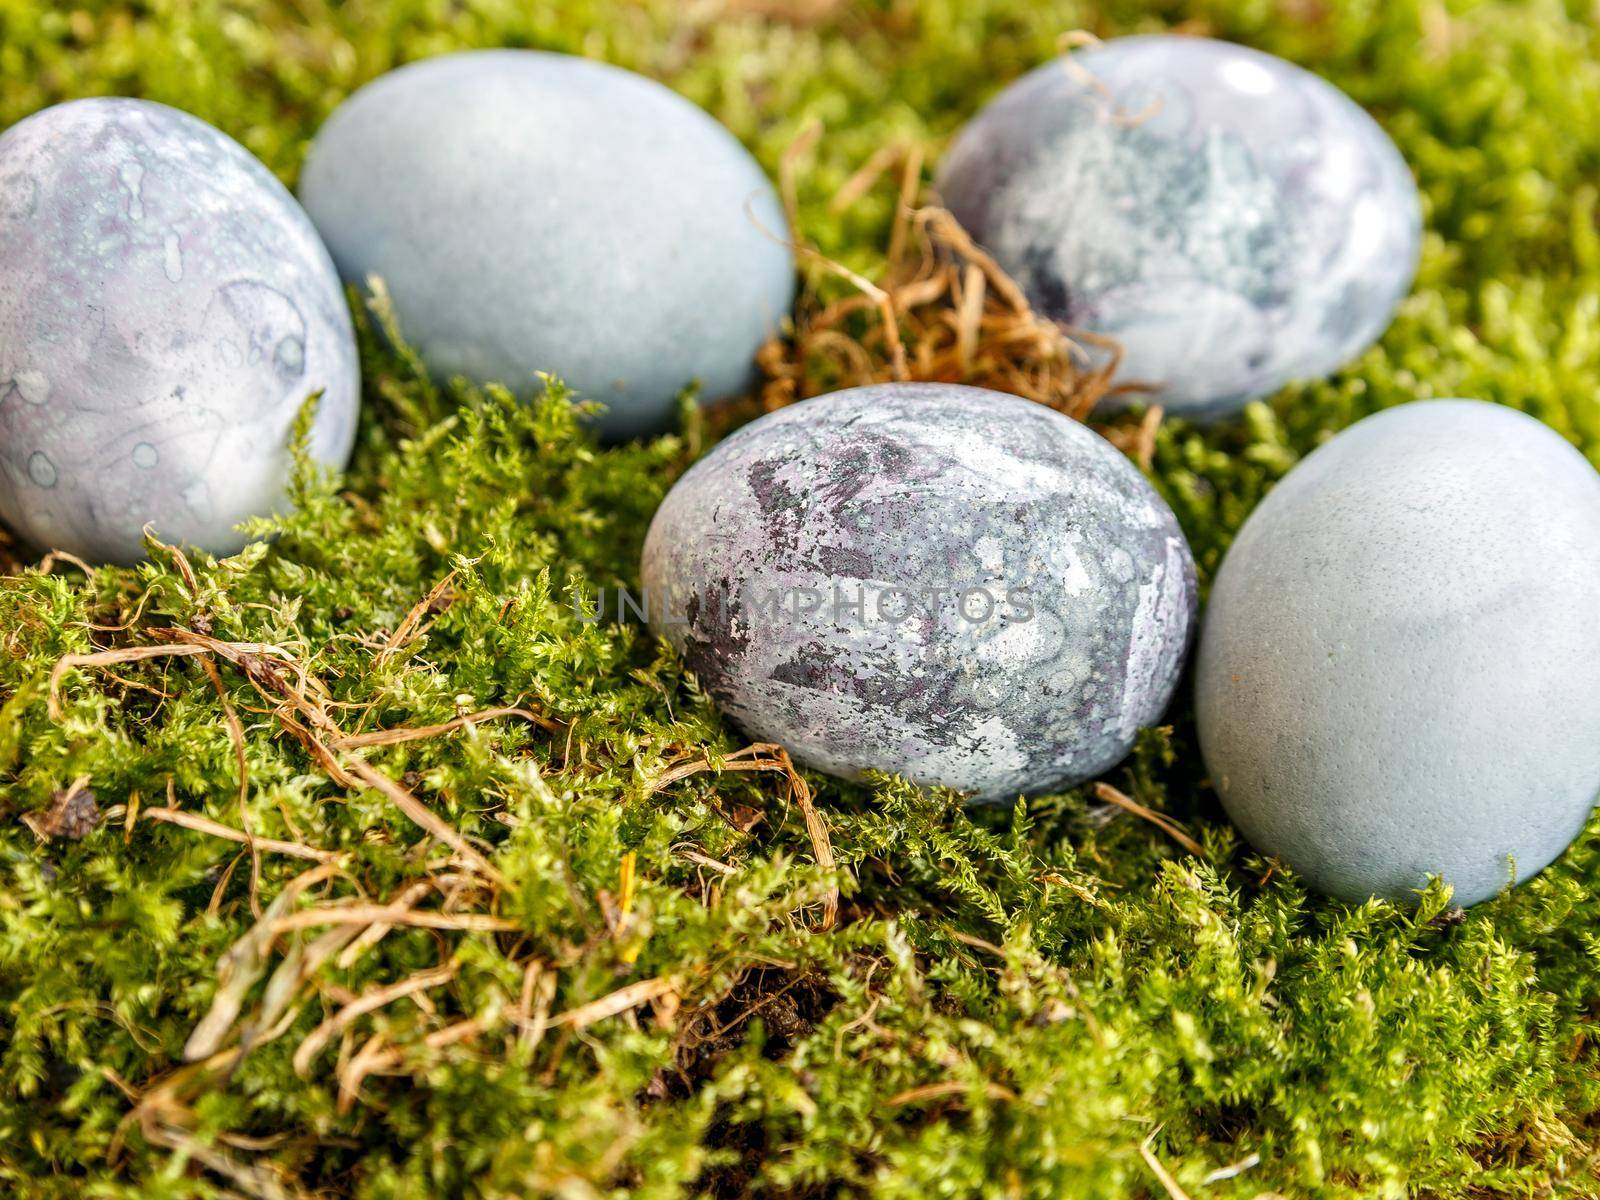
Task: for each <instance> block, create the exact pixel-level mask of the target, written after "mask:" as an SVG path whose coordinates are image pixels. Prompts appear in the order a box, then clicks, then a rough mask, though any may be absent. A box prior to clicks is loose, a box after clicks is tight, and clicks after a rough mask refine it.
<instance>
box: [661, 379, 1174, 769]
mask: <svg viewBox="0 0 1600 1200" xmlns="http://www.w3.org/2000/svg"><path fill="white" fill-rule="evenodd" d="M641 575H642V581H643V588H644V595H643V599H644V600H645V602H646V603H647V604H648V606H649V618H650V622H651V625H652V627H653V628H654V629H656V630H657V632H659V633H660V634H662V635H663V636H665V637H666V638H667V639H668V640H669V641H670V642H671V643H672V644H673V645H674V646H675V647H677V649H678V650H679V652H680V653H681V654H682V655H683V657H684V661H685V662H686V664H687V665H688V666H689V667H690V668H691V669H692V670H693V671H694V672H695V673H696V674H697V675H698V676H699V678H700V680H701V682H702V683H703V684H704V685H705V687H706V688H707V689H708V691H709V692H710V694H711V695H712V696H713V697H714V698H715V699H716V701H717V702H718V704H719V705H720V706H721V707H722V709H723V711H724V712H725V713H726V714H727V715H728V716H729V717H730V718H731V719H732V720H733V721H734V722H735V723H737V724H738V725H739V726H740V727H741V728H742V729H743V730H744V731H745V732H746V733H747V734H748V735H749V736H751V737H752V738H756V739H760V740H764V741H776V742H780V743H782V744H783V745H784V746H786V747H787V748H788V749H789V750H790V752H791V753H792V754H793V755H794V756H795V758H796V760H797V761H799V762H801V763H804V764H807V765H809V766H812V767H815V768H817V769H818V770H822V771H826V772H829V773H831V774H835V775H840V776H844V777H847V778H853V777H858V776H860V775H861V774H862V773H864V772H866V771H869V770H880V771H887V772H894V773H897V774H900V775H903V776H905V777H907V778H909V779H911V780H913V781H915V782H917V783H922V784H934V785H942V786H948V787H952V788H956V789H958V790H960V791H964V792H968V793H970V794H971V795H972V796H973V797H974V798H975V799H978V800H1008V799H1012V798H1014V797H1016V796H1017V795H1018V794H1022V793H1039V792H1047V791H1052V790H1056V789H1060V788H1064V787H1068V786H1071V785H1073V784H1076V783H1079V782H1081V781H1083V780H1085V779H1089V778H1092V777H1093V776H1095V775H1096V774H1098V773H1100V772H1102V771H1104V770H1106V769H1107V768H1108V767H1111V766H1112V765H1114V764H1115V763H1116V762H1117V761H1118V760H1120V759H1121V758H1122V757H1123V756H1124V755H1126V754H1127V752H1128V749H1129V747H1130V746H1131V745H1132V743H1133V739H1134V736H1135V734H1136V733H1137V732H1138V730H1139V729H1140V727H1142V726H1145V725H1149V724H1152V723H1153V722H1155V721H1157V720H1158V719H1159V718H1160V716H1161V714H1162V712H1163V711H1164V710H1165V709H1166V707H1167V703H1168V701H1169V700H1170V699H1171V697H1172V692H1173V688H1174V687H1175V686H1176V684H1177V680H1178V674H1179V671H1180V669H1181V667H1182V664H1183V657H1184V653H1185V649H1186V647H1187V645H1188V641H1189V634H1190V625H1191V622H1192V620H1193V615H1194V606H1195V579H1194V564H1193V561H1192V559H1191V558H1190V554H1189V547H1188V544H1187V543H1186V542H1185V541H1184V538H1183V534H1182V533H1181V532H1180V530H1179V529H1178V525H1177V522H1176V520H1175V519H1174V518H1173V515H1172V511H1171V510H1170V509H1169V508H1168V507H1167V505H1166V503H1165V502H1164V501H1163V500H1162V499H1161V497H1160V496H1159V495H1157V494H1156V492H1155V490H1154V489H1153V488H1151V486H1150V485H1149V483H1148V482H1146V480H1145V479H1144V477H1143V476H1141V475H1140V474H1139V472H1138V471H1137V470H1136V469H1135V468H1134V467H1133V465H1132V464H1131V463H1129V462H1128V460H1127V459H1126V458H1125V457H1123V456H1122V455H1121V454H1120V453H1118V452H1117V451H1116V450H1115V449H1114V448H1113V447H1112V446H1111V445H1110V443H1108V442H1106V441H1105V440H1104V439H1103V438H1101V437H1100V436H1099V435H1097V434H1095V433H1094V432H1092V431H1091V430H1089V429H1088V428H1087V427H1085V426H1083V425H1080V424H1078V423H1077V422H1075V421H1071V420H1069V419H1068V418H1066V417H1064V416H1062V415H1061V414H1059V413H1056V412H1053V411H1051V410H1049V409H1047V408H1044V407H1042V406H1040V405H1038V404H1034V403H1031V402H1029V401H1025V400H1020V399H1018V398H1016V397H1014V396H1007V395H1002V394H1000V393H998V392H990V391H986V390H983V389H981V388H970V387H958V386H954V385H947V384H882V385H878V386H873V387H864V388H853V389H851V390H849V391H843V392H836V393H834V394H832V395H829V396H823V397H820V398H818V399H815V400H807V401H805V402H803V403H801V404H796V405H794V406H792V407H790V408H786V409H783V410H781V411H779V412H776V413H773V414H771V415H769V416H766V417H763V418H761V419H760V420H758V421H755V422H754V423H752V424H751V425H749V426H747V427H745V428H744V429H742V430H740V431H739V432H737V433H735V434H734V435H733V436H731V437H730V438H728V439H727V440H726V441H724V442H723V443H722V444H720V445H719V446H717V447H716V448H715V449H714V450H712V451H711V453H710V454H708V455H707V456H706V457H705V458H704V459H703V460H701V461H700V462H699V463H698V464H696V465H695V466H694V468H693V469H691V470H690V471H689V472H688V473H687V474H686V475H685V476H684V477H683V479H682V480H680V481H679V483H678V484H677V486H676V487H674V488H673V489H672V491H671V493H669V494H668V496H667V498H666V500H665V501H664V502H663V504H662V506H661V508H660V511H659V512H658V513H657V514H656V518H655V521H654V522H653V523H652V525H651V527H650V532H649V535H648V537H647V539H646V542H645V549H644V562H643V567H642V571H641Z"/></svg>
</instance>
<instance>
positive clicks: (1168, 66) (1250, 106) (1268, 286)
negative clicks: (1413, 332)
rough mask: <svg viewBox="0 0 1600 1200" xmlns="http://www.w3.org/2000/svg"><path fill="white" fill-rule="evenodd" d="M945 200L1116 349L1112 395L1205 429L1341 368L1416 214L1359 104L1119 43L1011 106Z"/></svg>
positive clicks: (1166, 43)
mask: <svg viewBox="0 0 1600 1200" xmlns="http://www.w3.org/2000/svg"><path fill="white" fill-rule="evenodd" d="M938 187H939V189H940V192H941V194H942V196H943V198H944V201H945V203H946V204H947V205H948V206H949V208H950V209H951V211H952V212H953V213H954V214H955V216H956V218H957V219H958V220H959V221H961V223H962V224H963V225H965V226H966V227H967V229H968V230H969V231H971V233H972V234H973V235H974V236H975V237H976V239H977V240H978V241H979V242H980V243H981V244H982V245H984V246H985V247H986V248H987V249H988V250H989V251H990V252H991V253H993V254H994V256H995V257H996V258H997V259H998V260H999V262H1000V264H1001V265H1002V266H1003V267H1004V268H1005V269H1006V270H1007V271H1009V272H1010V273H1011V274H1012V275H1014V276H1015V277H1016V279H1017V281H1018V282H1019V283H1020V284H1021V285H1022V287H1023V289H1024V290H1025V291H1026V293H1027V295H1028V297H1029V298H1030V300H1031V301H1032V302H1033V304H1034V305H1035V306H1036V307H1037V308H1038V309H1039V310H1040V311H1042V312H1043V313H1045V314H1046V315H1048V316H1050V317H1052V318H1055V319H1057V320H1060V321H1063V322H1065V323H1067V324H1069V325H1072V326H1075V327H1079V328H1083V329H1087V330H1090V331H1093V332H1096V333H1099V334H1104V335H1108V336H1110V337H1112V338H1114V339H1116V341H1117V342H1118V343H1120V346H1121V350H1122V354H1123V357H1122V359H1121V364H1120V367H1119V369H1118V374H1117V379H1118V381H1119V382H1123V383H1130V384H1131V383H1139V384H1143V385H1146V386H1147V387H1148V388H1150V389H1152V390H1151V391H1150V392H1149V393H1148V394H1147V396H1146V397H1145V398H1146V399H1148V400H1150V401H1151V402H1153V403H1159V404H1162V405H1164V406H1165V407H1166V408H1167V410H1168V411H1169V412H1175V413H1179V414H1182V415H1184V416H1188V417H1192V418H1198V419H1206V418H1215V417H1220V416H1224V415H1226V414H1229V413H1232V412H1234V411H1236V410H1238V409H1240V408H1242V407H1243V406H1244V405H1245V403H1247V402H1248V401H1250V400H1251V399H1254V398H1257V397H1261V396H1265V395H1267V394H1268V393H1271V392H1273V391H1276V390H1277V389H1278V388H1279V387H1281V386H1282V385H1283V384H1284V383H1286V382H1288V381H1290V380H1292V379H1302V378H1315V377H1317V376H1321V375H1325V374H1327V373H1328V372H1330V371H1333V370H1335V369H1337V368H1338V367H1340V366H1342V365H1343V364H1345V363H1346V362H1348V361H1349V360H1350V359H1351V358H1353V357H1355V356H1356V355H1358V354H1359V353H1361V351H1362V350H1364V349H1365V348H1366V347H1367V346H1368V345H1369V344H1371V343H1372V342H1373V341H1374V340H1375V339H1376V338H1377V337H1378V336H1379V335H1380V334H1381V333H1382V332H1383V330H1384V329H1385V327H1387V325H1388V324H1389V321H1390V318H1391V315H1392V313H1393V311H1394V309H1395V306H1396V304H1397V302H1398V301H1399V300H1400V299H1401V298H1402V297H1404V296H1405V294H1406V293H1407V291H1408V290H1409V289H1410V286H1411V281H1412V278H1413V276H1414V275H1415V273H1416V267H1417V258H1418V252H1419V246H1420V237H1421V216H1420V202H1419V199H1418V195H1417V188H1416V185H1415V183H1414V182H1413V181H1412V178H1411V174H1410V172H1409V171H1408V169H1407V167H1406V164H1405V162H1404V161H1403V160H1402V159H1401V157H1400V154H1399V152H1398V151H1397V150H1396V149H1395V147H1394V145H1393V143H1392V142H1390V140H1389V138H1388V137H1387V136H1386V135H1385V134H1384V132H1383V130H1382V129H1380V128H1379V127H1378V125H1377V124H1376V123H1375V122H1374V121H1373V120H1372V119H1371V118H1370V117H1369V116H1368V115H1367V114H1366V113H1365V112H1364V111H1362V109H1361V108H1359V107H1358V106H1357V105H1356V104H1355V103H1354V102H1352V101H1351V100H1350V99H1349V98H1348V97H1346V96H1345V95H1344V94H1343V93H1342V92H1340V91H1338V90H1337V89H1336V88H1334V87H1333V86H1332V85H1331V84H1328V83H1326V82H1324V81H1323V80H1322V79H1320V78H1318V77H1317V76H1315V75H1313V74H1311V73H1310V72H1308V71H1305V70H1302V69H1301V68H1299V67H1297V66H1294V65H1293V64H1291V63H1288V62H1285V61H1283V60H1282V59H1278V58H1274V57H1272V56H1270V55H1267V54H1262V53H1260V52H1258V51H1255V50H1251V49H1248V48H1246V47H1243V46H1236V45H1231V44H1229V43H1226V42H1219V41H1211V40H1208V39H1205V38H1192V37H1178V36H1168V35H1154V36H1146V37H1130V38H1119V39H1117V40H1115V41H1110V42H1105V43H1101V44H1098V45H1096V46H1094V47H1092V48H1087V49H1082V50H1079V51H1077V52H1075V53H1073V54H1071V55H1069V56H1067V57H1065V58H1062V59H1058V60H1056V61H1054V62H1050V63H1047V64H1045V65H1044V66H1042V67H1040V68H1038V69H1037V70H1035V71H1033V72H1032V73H1031V74H1029V75H1027V76H1025V77H1023V78H1022V79H1021V80H1020V81H1018V82H1017V83H1015V84H1013V85H1012V86H1010V87H1009V88H1007V89H1005V90H1004V91H1003V92H1001V93H1000V95H999V96H998V97H997V98H996V99H995V100H994V101H993V103H991V104H990V105H989V106H988V107H987V108H985V109H984V110H983V111H982V112H981V113H980V114H979V115H978V116H977V117H976V118H975V119H974V120H973V121H972V122H971V123H970V124H968V125H967V126H966V128H965V129H963V130H962V131H961V133H960V134H959V136H958V137H957V138H956V140H955V142H954V144H953V145H952V147H951V149H950V151H949V154H948V155H947V157H946V158H945V160H944V162H943V164H942V165H941V168H940V171H939V175H938Z"/></svg>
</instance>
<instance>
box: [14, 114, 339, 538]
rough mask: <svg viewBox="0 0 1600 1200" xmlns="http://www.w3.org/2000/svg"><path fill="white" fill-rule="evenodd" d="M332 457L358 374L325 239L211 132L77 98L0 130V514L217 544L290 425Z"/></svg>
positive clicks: (283, 193)
mask: <svg viewBox="0 0 1600 1200" xmlns="http://www.w3.org/2000/svg"><path fill="white" fill-rule="evenodd" d="M319 391H320V392H322V393H323V395H322V399H321V401H320V404H319V406H318V408H317V414H316V420H315V423H314V426H313V428H312V431H311V439H310V449H311V453H312V454H313V456H314V457H315V458H317V459H318V460H319V461H320V462H322V463H325V464H328V465H330V466H342V465H343V463H344V461H345V459H346V458H347V457H348V455H349V452H350V448H351V445H352V443H353V440H354V437H355V425H356V416H357V408H358V404H359V399H360V397H359V378H358V368H357V361H356V351H355V343H354V337H353V334H352V330H351V324H350V313H349V310H348V307H347V305H346V303H345V298H344V295H343V292H342V291H341V288H340V285H339V280H338V276H337V274H336V272H335V271H334V268H333V264H332V262H331V261H330V259H329V257H328V254H327V251H326V250H325V249H324V248H323V246H322V243H321V242H320V241H319V240H318V238H317V234H316V231H315V230H314V229H313V228H312V226H311V223H310V221H309V220H308V219H307V217H306V215H305V214H304V213H303V212H302V211H301V210H300V207H299V205H297V204H296V203H295V201H294V198H293V197H292V196H291V195H289V193H288V191H287V190H286V189H285V188H284V187H283V185H282V184H281V183H279V182H278V180H277V179H276V178H274V177H273V175H272V174H271V173H270V172H269V171H268V170H267V169H266V168H265V167H264V166H262V165H261V163H259V162H258V161H257V160H256V159H255V158H254V157H252V156H251V155H250V154H249V153H248V152H247V151H246V150H245V149H244V148H243V147H241V146H239V145H238V144H237V143H236V142H234V141H233V140H232V139H230V138H229V137H227V136H226V135H225V134H223V133H221V132H219V131H218V130H216V129H213V128H212V127H211V126H209V125H207V124H205V123H204V122H203V121H200V120H197V119H196V118H194V117H191V116H189V115H188V114H186V113H182V112H179V111H177V110H176V109H171V108H167V107H165V106H163V105H159V104H152V103H149V102H146V101H141V100H125V99H97V100H79V101H75V102H73V103H70V104H63V105H60V106H58V107H56V108H51V109H47V110H45V111H44V112H41V113H38V114H36V115H35V116H33V117H30V118H28V119H27V120H25V121H23V122H21V123H20V124H18V125H15V126H13V127H12V128H10V129H9V130H7V131H6V132H5V134H4V135H3V136H0V516H3V517H4V518H5V520H6V521H7V522H9V523H10V524H11V525H12V526H13V527H14V528H15V529H16V530H17V531H18V532H19V533H21V534H22V535H23V536H24V537H25V538H27V540H29V541H30V542H32V543H34V544H35V545H37V546H39V547H41V548H50V547H56V548H61V549H65V550H70V551H72V552H74V553H76V554H79V555H81V556H83V557H84V558H87V559H89V560H91V561H96V562H115V563H127V562H134V561H137V560H139V559H141V558H143V557H144V546H143V538H142V530H143V527H144V526H145V525H146V524H147V523H148V524H149V525H151V526H153V528H154V532H155V534H156V535H157V536H158V537H160V538H161V539H163V540H165V541H169V542H179V543H186V544H191V545H195V546H199V547H201V548H203V549H206V550H209V551H212V552H214V553H228V552H232V551H234V550H237V549H238V548H239V547H240V546H242V545H243V541H244V539H243V537H242V536H241V535H240V534H239V533H238V532H237V531H236V529H235V526H237V525H238V524H239V523H240V522H241V521H244V520H245V519H247V518H249V517H253V516H258V515H267V514H270V513H271V512H273V511H275V510H277V509H280V508H281V507H282V506H283V505H284V503H285V501H284V487H285V484H286V482H287V479H288V475H289V471H290V465H291V463H290V456H289V441H290V435H291V430H292V426H293V424H294V421H295V418H296V415H297V414H298V412H299V411H300V408H301V406H302V404H303V403H304V402H305V400H306V398H307V397H308V396H309V395H311V394H312V393H314V392H319Z"/></svg>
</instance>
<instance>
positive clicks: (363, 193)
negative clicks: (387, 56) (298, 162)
mask: <svg viewBox="0 0 1600 1200" xmlns="http://www.w3.org/2000/svg"><path fill="white" fill-rule="evenodd" d="M300 195H301V198H302V199H303V200H304V202H305V205H306V209H307V211H309V212H310V214H311V217H312V220H314V221H315V222H316V224H317V227H318V228H319V229H320V230H321V231H322V234H323V236H324V237H325V238H326V239H327V242H328V246H329V248H330V249H331V250H332V251H333V257H334V259H335V261H336V262H337V263H338V264H339V269H340V270H341V271H342V272H343V274H344V276H345V278H346V279H348V280H351V281H353V282H355V283H357V284H361V285H365V284H366V283H367V280H368V277H369V276H372V275H378V276H381V277H382V278H383V280H384V281H385V282H386V283H387V285H388V288H389V292H390V294H391V296H392V297H393V299H394V305H395V309H396V312H397V315H398V316H399V319H400V325H401V329H402V332H403V334H404V336H405V337H406V339H407V340H408V341H409V342H411V343H412V344H413V345H415V346H416V347H417V349H418V351H419V352H420V353H421V355H422V357H423V359H424V361H425V362H426V363H427V364H428V367H429V369H430V370H431V371H433V372H434V373H435V374H437V375H438V376H440V377H441V378H443V377H449V376H452V375H457V374H459V375H464V376H467V377H468V378H471V379H475V380H479V381H488V382H496V383H504V384H506V385H508V386H510V387H511V388H513V389H514V390H516V391H519V392H527V391H529V390H531V389H533V388H535V387H537V386H538V379H537V375H538V373H539V372H550V373H552V374H554V375H556V376H558V377H560V378H561V379H563V380H564V381H565V382H566V383H568V384H569V385H571V386H572V387H573V388H574V389H576V390H577V392H578V393H579V394H580V395H581V396H582V397H584V398H587V399H594V400H600V401H602V402H604V403H605V404H606V405H607V408H608V412H607V414H606V415H605V416H604V417H602V418H601V419H600V422H599V424H600V428H601V429H602V431H603V432H604V433H606V434H607V435H609V436H612V437H617V438H624V437H631V436H634V435H636V434H641V433H649V432H654V431H658V430H661V429H664V428H666V427H667V426H668V425H669V424H670V423H671V420H672V417H673V415H674V413H675V411H676V398H677V396H678V394H679V393H680V392H681V391H682V389H683V388H684V387H686V386H687V385H688V384H689V383H691V382H692V381H695V380H698V381H699V382H700V384H701V396H702V398H703V399H705V400H708V401H709V400H717V399H722V398H725V397H727V396H729V395H732V394H735V393H738V392H739V391H741V390H742V389H744V388H745V387H746V386H747V385H748V384H749V383H750V382H751V380H752V378H753V374H754V359H755V354H756V351H757V350H758V349H760V347H761V345H762V343H763V342H765V341H766V340H767V338H769V337H770V336H771V335H772V334H773V333H775V332H776V331H777V329H778V327H779V322H780V321H781V320H782V319H783V317H784V316H785V314H787V312H788V311H789V307H790V304H791V302H792V299H793V294H794V257H793V254H792V253H791V252H790V250H789V248H788V246H787V245H786V242H787V239H788V237H789V234H788V226H787V224H786V222H785V220H784V216H783V209H782V206H781V205H780V203H779V202H778V198H777V194H776V192H775V191H774V190H773V187H772V185H771V183H770V182H769V181H768V180H767V178H766V177H765V176H764V175H763V174H762V172H761V168H760V167H759V166H758V165H757V164H756V162H755V160H754V159H752V158H751V157H750V155H749V153H748V152H746V150H745V149H744V147H743V146H741V145H740V144H739V142H738V141H737V140H736V139H735V138H734V137H733V136H732V135H731V134H730V133H729V132H728V131H727V130H726V129H724V128H723V127H722V126H721V125H719V124H717V122H716V121H715V120H713V119H712V118H711V117H710V116H709V115H707V114H706V113H705V112H703V111H702V110H701V109H699V108H697V107H696V106H695V105H693V104H691V103H690V102H689V101H687V100H685V99H684V98H683V97H681V96H679V95H677V94H676V93H674V92H672V91H671V90H669V89H668V88H665V87H663V86H662V85H660V84H658V83H656V82H654V81H653V80H650V79H646V78H644V77H643V76H640V75H635V74H633V73H631V72H629V71H624V70H621V69H619V68H617V67H612V66H607V65H606V64H604V63H598V62H591V61H588V60H586V59H582V58H573V57H569V56H567V55H561V54H547V53H542V52H538V51H530V50H504V51H474V52H469V53H464V54H452V55H448V56H445V57H442V58H434V59H429V60H426V61H424V62H420V63H416V64H413V65H411V66H408V67H405V68H402V69H401V70H398V71H395V72H392V73H391V74H388V75H385V76H383V77H382V78H381V79H378V80H377V81H376V82H374V83H372V84H369V85H368V86H367V87H365V88H363V89H362V90H361V91H359V92H357V93H356V95H355V96H353V97H352V98H351V99H350V100H348V101H347V102H346V103H345V104H344V105H343V106H342V107H341V108H340V109H339V110H338V111H337V112H336V113H334V115H333V117H332V118H331V119H330V120H329V121H328V123H327V125H325V126H324V127H323V129H322V131H321V132H320V133H319V134H318V135H317V139H316V142H315V143H314V144H313V146H312V148H311V154H310V157H309V159H308V160H307V162H306V167H305V173H304V176H303V178H302V181H301V186H300Z"/></svg>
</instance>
